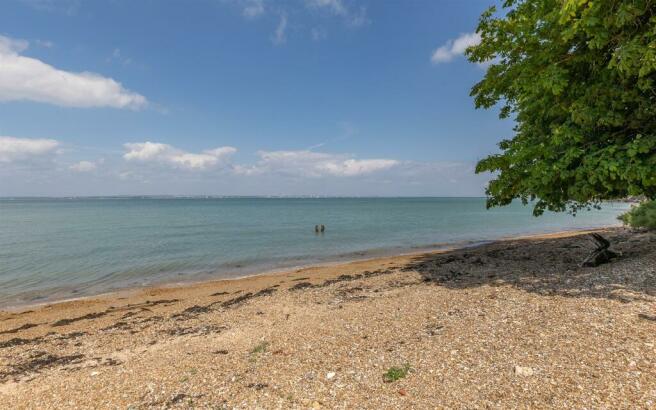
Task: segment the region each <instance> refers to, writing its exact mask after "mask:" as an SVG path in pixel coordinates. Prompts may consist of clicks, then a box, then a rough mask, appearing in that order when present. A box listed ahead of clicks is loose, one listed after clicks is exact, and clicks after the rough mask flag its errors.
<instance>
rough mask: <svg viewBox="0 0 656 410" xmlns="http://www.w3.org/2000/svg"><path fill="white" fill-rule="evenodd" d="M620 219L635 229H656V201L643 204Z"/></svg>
mask: <svg viewBox="0 0 656 410" xmlns="http://www.w3.org/2000/svg"><path fill="white" fill-rule="evenodd" d="M619 219H620V220H621V221H622V222H624V223H625V224H626V225H629V226H631V227H633V228H647V229H656V201H648V202H643V203H641V204H640V205H638V206H636V207H633V208H631V210H630V211H629V212H627V213H625V214H622V215H620V217H619Z"/></svg>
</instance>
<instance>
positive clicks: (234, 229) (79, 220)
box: [0, 198, 627, 305]
mask: <svg viewBox="0 0 656 410" xmlns="http://www.w3.org/2000/svg"><path fill="white" fill-rule="evenodd" d="M626 208H627V205H625V204H607V205H605V206H604V209H602V210H601V211H590V212H582V213H579V214H578V215H577V216H576V217H572V216H571V215H568V214H553V213H549V214H545V215H544V216H542V217H540V218H534V217H533V216H532V215H531V209H530V208H529V207H524V206H522V205H521V204H513V205H511V206H508V207H505V208H501V209H494V210H486V209H485V200H484V199H482V198H369V199H367V198H358V199H344V198H322V199H300V198H299V199H280V198H277V199H269V198H213V199H200V198H166V199H155V198H145V199H144V198H115V199H93V198H85V199H0V305H9V304H20V303H30V302H42V301H45V300H52V299H60V298H69V297H76V296H82V295H89V294H95V293H100V292H105V291H109V290H116V289H120V288H126V287H133V286H144V285H149V284H154V283H162V282H179V281H188V280H200V279H206V278H210V277H212V278H222V277H236V276H240V275H244V274H247V273H252V272H257V271H262V270H270V269H276V268H284V267H291V266H298V265H303V264H308V263H316V262H325V261H336V260H344V259H355V258H358V257H368V256H376V255H382V254H388V253H393V252H403V251H408V250H412V249H417V248H431V247H436V246H444V244H447V243H463V242H469V241H473V242H478V241H485V240H491V239H496V238H501V237H504V236H509V235H517V234H529V233H542V232H552V231H559V230H564V229H578V228H591V227H600V226H608V225H615V224H617V220H616V218H617V215H618V214H619V213H621V212H622V211H623V210H625V209H626ZM320 223H323V224H325V225H326V232H325V233H324V234H321V235H317V234H315V233H314V225H315V224H320Z"/></svg>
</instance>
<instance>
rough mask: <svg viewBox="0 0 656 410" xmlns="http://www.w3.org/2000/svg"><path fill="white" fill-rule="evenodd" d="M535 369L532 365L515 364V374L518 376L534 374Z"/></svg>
mask: <svg viewBox="0 0 656 410" xmlns="http://www.w3.org/2000/svg"><path fill="white" fill-rule="evenodd" d="M534 373H535V371H534V370H533V369H531V368H530V367H522V366H515V374H516V375H517V376H533V374H534Z"/></svg>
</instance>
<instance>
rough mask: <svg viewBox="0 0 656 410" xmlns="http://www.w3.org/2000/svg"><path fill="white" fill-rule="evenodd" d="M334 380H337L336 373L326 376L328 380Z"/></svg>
mask: <svg viewBox="0 0 656 410" xmlns="http://www.w3.org/2000/svg"><path fill="white" fill-rule="evenodd" d="M333 378H335V372H328V373H327V374H326V379H328V380H332V379H333Z"/></svg>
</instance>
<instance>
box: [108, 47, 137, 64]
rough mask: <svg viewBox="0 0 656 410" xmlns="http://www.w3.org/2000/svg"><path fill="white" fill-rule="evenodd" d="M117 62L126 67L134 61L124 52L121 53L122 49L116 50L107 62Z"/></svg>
mask: <svg viewBox="0 0 656 410" xmlns="http://www.w3.org/2000/svg"><path fill="white" fill-rule="evenodd" d="M113 61H116V62H118V63H120V64H122V65H124V66H127V65H130V64H132V59H131V58H130V57H127V56H126V55H125V54H123V52H122V51H121V49H120V48H115V49H114V50H113V51H112V54H111V55H110V56H109V57H107V62H113Z"/></svg>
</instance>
